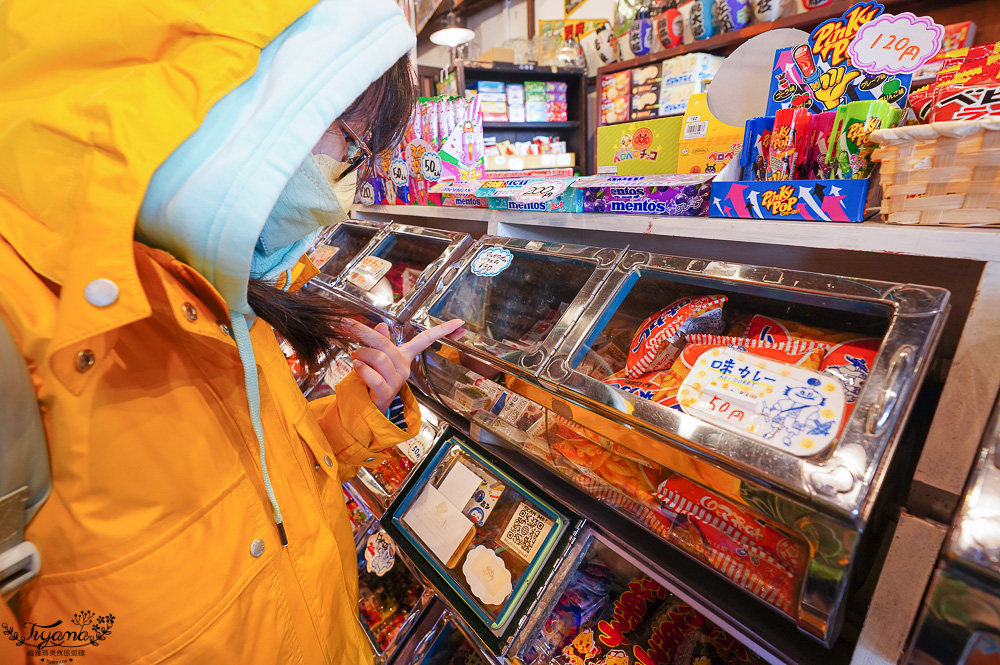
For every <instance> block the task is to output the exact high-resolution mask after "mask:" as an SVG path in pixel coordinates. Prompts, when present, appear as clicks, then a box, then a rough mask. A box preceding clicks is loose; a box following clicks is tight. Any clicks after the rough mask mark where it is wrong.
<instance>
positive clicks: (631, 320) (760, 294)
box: [571, 269, 894, 455]
mask: <svg viewBox="0 0 1000 665" xmlns="http://www.w3.org/2000/svg"><path fill="white" fill-rule="evenodd" d="M871 296H872V298H873V299H874V298H879V297H881V294H880V293H878V292H876V291H874V290H873V292H872V294H871ZM893 314H894V310H893V307H892V306H891V305H888V304H886V303H879V302H873V301H869V300H862V299H851V298H843V297H841V298H838V297H834V296H832V295H824V294H805V293H801V292H792V291H790V290H788V289H782V288H780V287H769V286H766V285H761V284H747V283H740V282H734V281H727V280H724V279H708V278H703V277H697V276H689V275H678V274H675V273H668V272H665V271H657V270H652V269H639V270H636V271H633V273H632V274H631V275H630V276H629V278H628V279H627V280H626V281H625V282H624V284H623V286H622V287H621V288H620V289H619V290H618V292H617V293H616V295H615V297H614V298H613V299H612V300H611V301H610V302H609V305H608V306H607V307H606V308H605V310H604V313H603V315H602V316H601V317H600V318H599V319H597V320H596V321H595V323H594V325H593V327H592V328H591V329H590V332H589V335H588V337H587V339H586V340H585V342H584V343H583V344H582V345H581V346H580V347H579V349H578V350H577V351H576V353H575V354H574V356H573V358H572V359H571V365H572V367H573V368H574V369H576V370H577V371H578V372H580V373H582V374H585V375H587V376H589V377H591V378H593V379H596V380H598V381H603V382H604V383H606V384H609V385H611V386H614V387H615V388H617V389H618V390H622V391H625V392H628V393H631V394H632V395H633V396H638V397H642V398H645V399H648V400H650V401H652V402H654V403H656V404H659V405H661V406H663V407H665V408H673V409H676V410H678V411H682V410H685V411H687V412H688V413H689V414H691V415H695V416H696V417H701V418H703V419H705V418H704V413H702V412H698V411H697V409H698V408H703V410H704V407H705V406H706V405H707V406H708V407H712V408H714V407H715V406H716V405H717V404H728V403H729V402H723V401H719V400H716V401H714V402H712V401H711V400H710V398H709V397H707V396H706V392H707V391H708V389H707V388H705V391H704V392H699V389H702V388H703V386H702V385H701V384H699V383H698V380H699V378H700V377H703V378H705V380H706V383H707V382H710V381H712V380H713V378H717V377H720V378H721V379H723V380H725V379H728V378H732V379H733V380H735V381H737V382H739V381H742V380H745V382H746V391H745V392H744V393H742V395H743V396H745V395H749V397H747V398H746V399H745V400H744V401H738V400H733V401H732V404H733V405H734V406H733V407H732V411H730V413H739V414H740V416H739V417H738V418H737V419H736V420H734V421H733V423H726V422H723V423H722V425H723V426H727V425H729V424H732V425H733V429H734V430H738V433H743V434H747V433H748V432H749V433H751V434H752V433H754V432H756V433H757V434H758V435H760V436H762V437H773V440H774V441H778V442H781V445H783V446H785V447H786V448H788V449H790V450H791V449H795V450H797V451H798V452H797V453H796V454H800V455H806V454H809V452H810V451H809V450H808V446H810V445H813V444H814V440H813V439H816V441H819V440H820V437H822V436H824V435H825V436H827V437H832V436H836V434H837V431H838V430H840V429H842V427H843V424H844V423H845V422H846V420H847V417H848V416H849V415H850V413H851V411H852V410H853V407H854V404H855V403H856V402H857V400H858V398H859V396H860V393H861V389H862V387H863V385H864V382H865V380H866V379H867V377H868V374H869V372H870V371H871V368H872V365H873V364H874V361H875V358H876V356H877V355H878V352H879V349H880V348H881V346H882V341H883V338H884V336H885V334H886V331H887V330H888V329H889V325H890V323H891V321H892V317H893ZM726 349H733V350H734V351H733V352H732V353H736V352H738V353H739V354H741V355H740V358H744V359H745V360H746V361H747V362H743V363H736V362H732V363H730V362H728V361H729V360H731V359H732V358H731V357H730V356H731V355H732V353H730V352H725V353H723V352H724V351H725V350H726ZM707 352H712V353H714V356H712V358H715V356H718V360H714V359H712V358H709V357H708V356H702V354H703V353H707ZM706 358H709V360H710V361H711V362H709V360H706ZM761 359H764V360H765V361H768V363H765V364H760V362H761ZM769 363H775V364H773V365H772V364H769ZM696 364H697V365H698V367H697V368H696V367H695V366H696ZM765 366H766V368H767V369H770V370H773V371H776V372H778V373H780V374H782V375H783V376H789V374H788V373H786V370H785V368H787V367H789V366H791V367H795V368H800V369H802V370H807V372H806V373H802V372H797V371H796V372H795V374H794V376H795V377H798V378H797V380H798V381H800V382H807V384H806V388H805V389H803V390H799V389H798V388H796V387H794V386H792V387H791V388H790V387H789V386H786V385H785V384H784V383H783V382H782V380H781V379H780V378H779V379H778V380H777V381H776V380H775V379H774V377H773V372H772V374H767V373H766V372H761V371H758V370H760V369H762V368H765ZM713 370H714V371H713ZM693 372H696V373H695V374H693ZM692 374H693V375H692ZM689 375H692V376H691V377H690V378H689ZM764 377H770V378H764ZM831 377H832V379H831ZM685 379H688V381H687V383H685ZM754 379H757V382H756V383H754ZM824 380H829V382H828V383H827V384H822V383H821V382H822V381H824ZM764 381H771V384H770V385H772V386H774V387H773V388H772V389H771V390H767V386H766V384H765V385H764V387H761V384H762V382H764ZM790 381H791V379H789V382H790ZM817 382H819V383H817ZM814 383H815V390H813V391H812V392H810V390H809V388H810V387H811V386H812V385H813V384H814ZM712 385H713V386H714V385H716V384H712ZM796 385H797V384H796ZM836 385H842V386H843V393H842V396H841V394H840V393H839V392H837V394H835V395H828V394H826V393H821V392H818V391H821V387H822V389H829V390H835V389H836ZM687 387H692V388H693V389H692V390H690V391H687V392H686V391H685V388H687ZM740 388H741V389H743V386H742V385H741V386H740ZM713 390H715V389H713ZM755 391H756V392H755ZM772 391H773V397H766V395H765V394H764V393H765V392H766V393H767V394H771V392H772ZM807 393H809V394H807ZM714 394H719V395H723V393H721V392H716V393H714ZM714 394H713V396H714ZM729 394H730V393H725V394H724V395H723V397H726V398H728V396H729ZM686 396H687V397H686ZM737 397H738V398H739V397H741V396H737ZM781 398H785V399H783V400H781ZM686 400H689V401H686ZM768 400H770V402H774V404H770V403H769V402H768ZM779 400H781V401H779ZM810 400H811V401H810ZM744 402H745V403H744ZM786 403H787V404H788V405H790V406H787V405H786ZM692 405H693V408H688V407H692ZM786 406H787V408H786ZM682 407H684V408H682ZM747 407H750V408H749V409H748V408H747ZM725 408H727V409H728V408H729V407H725ZM737 408H739V409H741V410H739V411H737ZM752 409H756V411H755V412H754V413H751V412H750V410H752ZM813 411H815V414H814V413H813ZM755 414H759V415H755ZM739 418H743V420H742V421H741V420H739ZM717 424H718V423H717ZM741 427H742V429H741ZM744 430H745V431H744ZM808 436H812V437H813V438H807V437H808ZM796 437H797V438H796ZM802 441H804V442H805V443H804V444H803V445H804V447H805V448H806V449H802V450H800V449H798V448H796V446H798V445H799V443H800V442H802ZM826 441H827V445H828V441H829V439H827V440H826ZM820 447H821V446H820V445H819V444H816V448H815V449H814V450H819V449H820Z"/></svg>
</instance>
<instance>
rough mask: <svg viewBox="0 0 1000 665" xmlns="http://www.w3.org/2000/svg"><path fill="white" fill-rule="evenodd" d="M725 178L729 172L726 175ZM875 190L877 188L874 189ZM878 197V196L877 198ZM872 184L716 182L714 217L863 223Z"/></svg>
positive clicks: (714, 184) (713, 186) (874, 203)
mask: <svg viewBox="0 0 1000 665" xmlns="http://www.w3.org/2000/svg"><path fill="white" fill-rule="evenodd" d="M722 177H723V178H724V177H725V174H723V176H722ZM872 190H873V191H872V193H873V194H874V193H875V191H874V190H875V188H872ZM876 198H877V197H876ZM871 203H872V206H869V183H868V180H867V179H862V180H763V181H753V182H725V181H723V180H720V179H716V180H715V182H713V183H712V203H711V207H710V208H709V210H708V215H709V216H710V217H735V218H739V219H788V220H798V221H811V222H863V221H864V220H865V219H866V218H867V217H868V215H869V214H870V213H869V212H868V210H869V209H871V210H872V213H874V212H875V209H876V208H877V206H878V204H879V201H877V200H874V201H872V202H871Z"/></svg>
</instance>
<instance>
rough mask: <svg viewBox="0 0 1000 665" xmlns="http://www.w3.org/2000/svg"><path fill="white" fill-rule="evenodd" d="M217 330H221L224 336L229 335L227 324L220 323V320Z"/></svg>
mask: <svg viewBox="0 0 1000 665" xmlns="http://www.w3.org/2000/svg"><path fill="white" fill-rule="evenodd" d="M219 330H221V331H222V334H223V335H225V336H226V337H229V326H227V325H226V324H225V323H221V322H220V323H219Z"/></svg>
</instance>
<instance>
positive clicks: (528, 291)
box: [430, 249, 596, 351]
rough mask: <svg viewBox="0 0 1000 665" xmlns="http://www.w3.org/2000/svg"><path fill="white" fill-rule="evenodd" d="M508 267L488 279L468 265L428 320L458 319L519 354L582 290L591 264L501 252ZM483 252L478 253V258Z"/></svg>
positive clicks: (537, 339)
mask: <svg viewBox="0 0 1000 665" xmlns="http://www.w3.org/2000/svg"><path fill="white" fill-rule="evenodd" d="M503 251H509V253H510V254H511V255H512V256H511V260H510V263H509V264H508V265H507V267H506V268H503V269H502V270H501V271H500V272H498V273H496V274H492V275H485V274H484V275H477V274H475V273H474V272H473V270H472V268H471V267H470V266H471V265H475V261H473V263H472V264H470V266H467V267H466V268H465V270H464V271H463V272H462V274H461V275H460V276H459V277H458V279H456V280H455V281H454V282H453V283H452V284H451V286H450V288H449V291H448V293H446V294H445V295H444V297H442V298H441V299H440V300H439V301H438V302H437V303H435V305H434V306H433V307H432V308H431V310H430V315H431V317H432V318H434V319H437V320H438V321H445V320H448V319H453V318H460V319H462V320H463V321H465V328H466V330H469V331H472V332H475V333H478V334H479V335H482V336H484V337H487V338H489V339H492V340H495V341H497V342H501V343H504V344H505V345H507V346H509V347H513V348H515V349H521V350H525V351H527V350H531V349H534V348H535V347H536V346H537V345H538V344H539V343H540V342H542V341H543V340H544V339H545V336H546V335H547V334H548V332H549V331H550V330H551V329H552V327H553V326H554V325H555V322H556V321H557V320H558V319H559V317H560V316H561V315H562V313H563V312H565V311H566V308H567V307H569V304H570V303H571V302H573V300H574V299H575V298H576V296H577V294H579V293H580V291H581V290H582V289H583V286H584V284H586V282H587V280H588V279H589V278H590V276H591V275H592V274H593V272H594V270H595V269H596V263H595V262H593V261H586V260H581V259H570V258H563V257H559V256H553V255H546V254H538V253H532V252H525V251H521V250H518V249H510V250H508V249H504V250H503ZM482 252H483V250H480V254H482Z"/></svg>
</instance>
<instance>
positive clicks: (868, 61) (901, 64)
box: [847, 12, 944, 74]
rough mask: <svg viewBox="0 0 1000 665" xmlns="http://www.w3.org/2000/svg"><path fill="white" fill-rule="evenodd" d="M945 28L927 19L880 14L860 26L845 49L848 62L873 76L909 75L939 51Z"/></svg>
mask: <svg viewBox="0 0 1000 665" xmlns="http://www.w3.org/2000/svg"><path fill="white" fill-rule="evenodd" d="M943 38H944V28H943V27H941V26H940V25H938V24H937V23H935V22H934V21H932V20H931V19H929V18H927V17H926V16H920V17H918V16H914V15H913V14H911V13H910V12H905V13H903V14H899V15H896V16H893V15H892V14H882V15H881V16H879V17H878V18H876V19H873V20H871V21H869V22H868V23H865V24H864V25H862V26H861V28H860V29H859V30H858V34H857V36H856V37H855V38H854V40H853V41H852V42H851V44H850V46H849V47H848V48H847V52H848V53H849V54H850V56H851V62H852V63H853V64H854V66H855V67H857V68H858V69H860V70H862V71H865V72H869V73H872V74H880V73H886V74H909V73H912V72H915V71H917V70H918V69H920V67H921V66H922V65H923V64H924V63H925V62H927V61H928V60H930V59H931V58H933V57H934V56H935V55H937V52H938V51H939V50H941V40H942V39H943Z"/></svg>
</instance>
